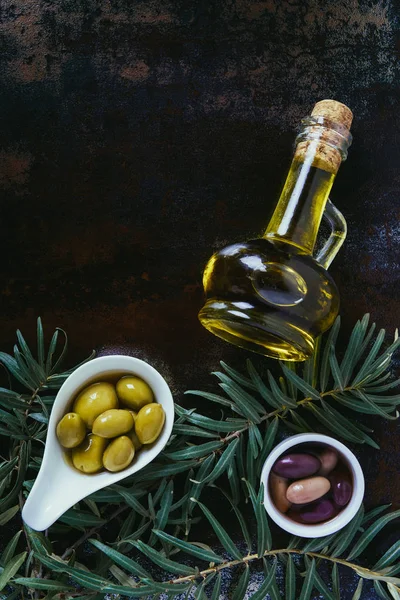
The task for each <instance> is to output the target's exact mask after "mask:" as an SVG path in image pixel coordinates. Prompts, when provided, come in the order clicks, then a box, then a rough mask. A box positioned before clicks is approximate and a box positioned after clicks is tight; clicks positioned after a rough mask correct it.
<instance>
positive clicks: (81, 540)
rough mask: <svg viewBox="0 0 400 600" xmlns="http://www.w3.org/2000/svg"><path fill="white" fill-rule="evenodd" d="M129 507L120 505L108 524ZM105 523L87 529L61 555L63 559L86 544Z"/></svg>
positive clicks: (108, 520)
mask: <svg viewBox="0 0 400 600" xmlns="http://www.w3.org/2000/svg"><path fill="white" fill-rule="evenodd" d="M128 508H129V506H120V507H119V508H118V509H117V510H116V511H115V512H113V514H112V515H111V516H110V517H109V518H108V519H107V524H108V523H109V522H110V521H112V520H113V519H115V518H116V517H118V515H120V514H121V513H123V512H125V511H126V510H128ZM105 524H106V523H100V524H99V525H96V526H95V527H92V529H89V531H86V533H84V534H83V535H82V536H81V537H80V538H79V539H78V540H76V542H75V543H74V544H72V546H70V547H69V548H67V549H66V550H65V552H64V554H63V555H62V556H61V558H62V560H65V559H67V558H68V557H69V556H71V554H72V553H73V552H74V550H76V549H77V548H79V546H81V545H82V544H84V543H85V542H86V540H87V539H89V538H90V537H91V536H92V535H94V534H95V533H97V532H98V531H99V530H100V529H101V528H102V527H103V526H104V525H105Z"/></svg>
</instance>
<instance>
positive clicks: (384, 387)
mask: <svg viewBox="0 0 400 600" xmlns="http://www.w3.org/2000/svg"><path fill="white" fill-rule="evenodd" d="M390 375H391V374H390V373H387V374H386V376H389V377H390ZM385 378H387V377H385ZM399 385H400V379H396V381H391V382H390V383H386V384H385V385H377V384H376V382H374V383H372V384H367V385H366V386H365V389H366V390H368V393H370V392H372V393H376V392H377V393H381V392H386V391H387V390H391V389H393V388H394V387H398V386H399Z"/></svg>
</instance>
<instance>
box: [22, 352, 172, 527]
mask: <svg viewBox="0 0 400 600" xmlns="http://www.w3.org/2000/svg"><path fill="white" fill-rule="evenodd" d="M116 374H127V375H129V374H132V375H137V376H138V377H141V378H142V379H144V380H145V381H146V382H147V383H148V384H149V386H150V387H151V389H152V390H153V393H154V396H155V399H156V401H157V402H159V403H160V404H161V405H162V406H163V408H164V411H165V415H166V418H165V425H164V428H163V430H162V432H161V435H160V437H159V438H158V439H157V440H156V441H155V442H154V443H153V444H151V445H149V446H148V447H146V446H143V447H142V448H141V450H140V451H139V452H138V453H137V455H136V456H135V458H134V460H133V463H132V465H131V466H130V467H128V468H127V469H125V470H124V471H120V472H119V473H109V472H107V471H104V472H102V473H97V474H95V475H85V474H84V473H80V472H79V471H77V470H76V469H75V468H74V467H73V466H71V465H69V464H68V462H67V461H66V459H65V455H64V452H63V449H62V448H61V446H60V444H59V442H58V439H57V436H56V427H57V424H58V422H59V421H60V420H61V418H62V417H63V416H64V415H65V413H67V412H68V411H69V410H70V407H71V404H72V402H73V400H74V398H75V397H76V395H77V394H78V392H80V390H82V389H83V388H84V387H86V386H87V385H89V384H91V383H95V382H96V381H99V380H106V379H107V376H109V377H112V376H115V375H116ZM173 423H174V401H173V398H172V394H171V391H170V389H169V387H168V385H167V383H166V381H165V380H164V379H163V377H162V376H161V375H160V374H159V373H158V371H156V370H155V369H154V368H153V367H151V366H150V365H149V364H147V363H146V362H144V361H142V360H139V359H138V358H133V357H131V356H118V355H114V356H102V357H100V358H95V359H93V360H91V361H89V362H87V363H85V364H84V365H82V366H80V367H79V368H78V369H77V370H76V371H74V372H73V373H72V374H71V375H70V376H69V377H68V379H67V380H66V381H65V382H64V383H63V385H62V386H61V388H60V390H59V392H58V394H57V396H56V399H55V401H54V405H53V408H52V411H51V416H50V420H49V428H48V432H47V438H46V446H45V450H44V455H43V462H42V466H41V468H40V471H39V474H38V476H37V478H36V481H35V484H34V486H33V488H32V490H31V492H30V494H29V496H28V498H27V501H26V502H25V505H24V508H23V510H22V518H23V520H24V521H25V523H27V525H29V527H31V528H32V529H35V530H36V531H43V530H45V529H47V528H48V527H50V525H52V524H53V523H54V522H55V521H56V520H57V519H58V518H59V517H60V516H61V515H62V514H63V513H64V512H65V511H66V510H68V509H69V508H71V506H73V505H74V504H76V503H77V502H79V500H82V498H85V497H86V496H89V495H90V494H92V493H93V492H96V491H97V490H99V489H101V488H103V487H106V486H108V485H111V484H112V483H116V482H117V481H120V480H121V479H124V478H125V477H128V476H129V475H133V473H136V472H137V471H140V469H142V468H143V467H145V466H146V465H148V464H149V463H150V462H151V461H152V460H153V459H154V458H155V457H156V456H157V454H159V453H160V452H161V450H162V449H163V448H164V446H165V445H166V443H167V441H168V439H169V437H170V435H171V432H172V426H173Z"/></svg>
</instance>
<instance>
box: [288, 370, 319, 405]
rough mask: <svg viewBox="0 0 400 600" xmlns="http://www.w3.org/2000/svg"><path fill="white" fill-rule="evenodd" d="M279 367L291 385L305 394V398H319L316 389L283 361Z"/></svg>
mask: <svg viewBox="0 0 400 600" xmlns="http://www.w3.org/2000/svg"><path fill="white" fill-rule="evenodd" d="M281 369H282V371H283V373H284V374H285V377H286V378H287V379H289V380H290V381H291V382H292V383H293V385H294V386H295V387H296V388H297V389H298V390H299V391H300V392H303V394H305V397H306V398H308V397H309V398H312V399H313V400H320V399H321V396H320V394H319V392H317V390H316V389H314V388H313V387H312V386H311V385H310V384H309V383H307V382H306V381H304V379H301V377H299V376H298V375H296V373H295V372H294V371H292V370H291V369H288V368H287V366H286V365H285V364H284V363H281Z"/></svg>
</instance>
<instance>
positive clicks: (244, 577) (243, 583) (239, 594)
mask: <svg viewBox="0 0 400 600" xmlns="http://www.w3.org/2000/svg"><path fill="white" fill-rule="evenodd" d="M249 577H250V569H249V565H248V564H246V566H245V568H244V571H243V573H242V574H241V576H240V579H239V581H238V584H237V586H236V589H235V590H234V592H233V596H232V600H243V598H245V596H246V590H247V586H248V583H249Z"/></svg>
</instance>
